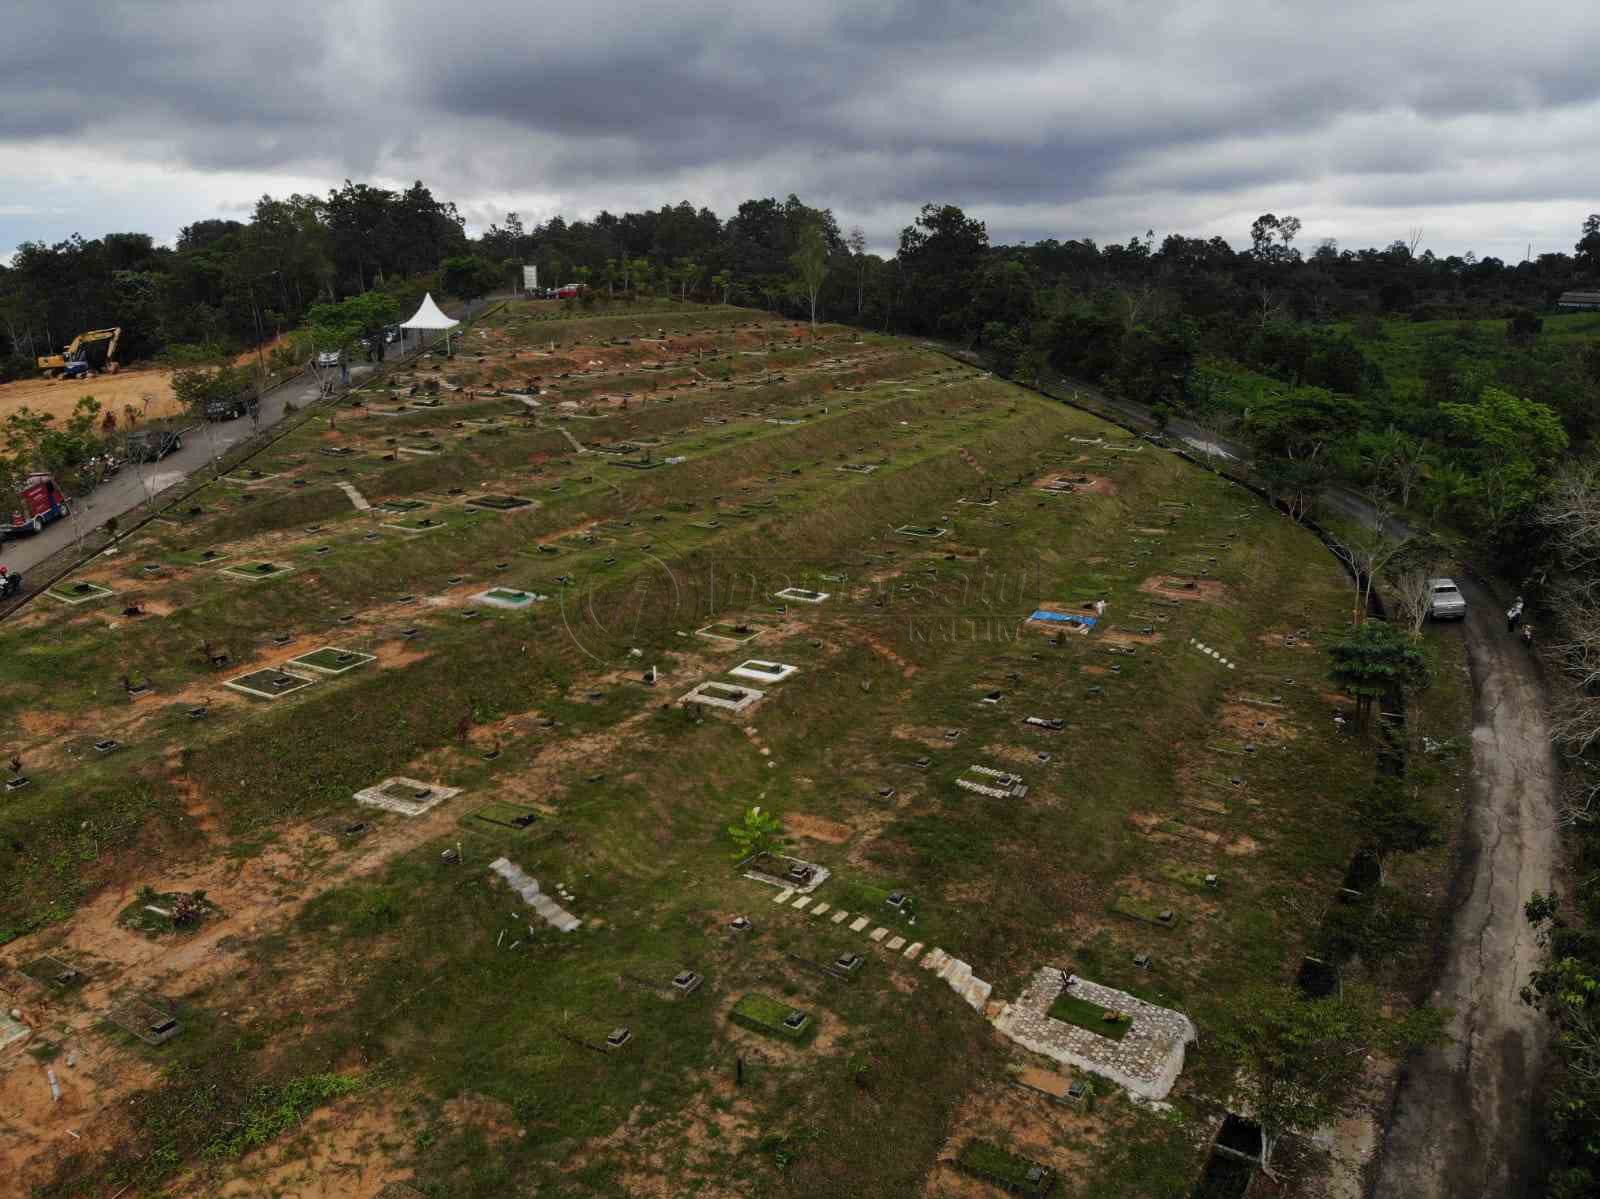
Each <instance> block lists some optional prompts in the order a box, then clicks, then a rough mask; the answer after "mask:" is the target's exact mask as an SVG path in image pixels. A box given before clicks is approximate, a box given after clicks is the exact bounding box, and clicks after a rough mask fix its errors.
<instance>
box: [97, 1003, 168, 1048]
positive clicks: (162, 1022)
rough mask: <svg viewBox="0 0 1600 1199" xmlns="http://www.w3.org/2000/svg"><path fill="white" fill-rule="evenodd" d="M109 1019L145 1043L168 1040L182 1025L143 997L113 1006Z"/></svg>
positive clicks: (158, 1043) (156, 1043)
mask: <svg viewBox="0 0 1600 1199" xmlns="http://www.w3.org/2000/svg"><path fill="white" fill-rule="evenodd" d="M110 1019H111V1022H112V1023H113V1024H115V1025H116V1026H117V1027H118V1028H120V1029H122V1030H123V1031H124V1032H128V1033H132V1034H133V1035H134V1036H136V1037H138V1038H139V1039H140V1040H141V1041H143V1042H144V1043H145V1044H146V1045H160V1044H162V1043H163V1042H165V1041H170V1040H172V1038H173V1037H175V1036H177V1035H178V1033H179V1031H180V1030H181V1029H182V1027H183V1026H182V1025H181V1024H179V1023H178V1021H177V1018H176V1017H174V1016H172V1015H171V1014H169V1013H168V1012H165V1011H163V1010H162V1009H161V1008H159V1007H157V1006H156V1005H155V1004H153V1003H151V1002H149V1001H148V1000H145V999H132V1000H129V1001H128V1002H127V1003H124V1004H122V1006H120V1007H117V1008H113V1009H112V1011H111V1016H110Z"/></svg>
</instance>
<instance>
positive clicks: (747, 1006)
mask: <svg viewBox="0 0 1600 1199" xmlns="http://www.w3.org/2000/svg"><path fill="white" fill-rule="evenodd" d="M728 1018H729V1019H731V1020H732V1021H733V1022H734V1023H735V1024H738V1025H740V1026H742V1027H744V1028H748V1029H750V1030H752V1031H753V1032H759V1033H763V1034H765V1035H766V1036H769V1037H779V1038H781V1039H782V1040H785V1041H796V1042H798V1041H802V1040H804V1039H805V1038H806V1036H807V1035H808V1034H810V1033H811V1032H812V1031H814V1030H815V1028H816V1020H815V1019H813V1018H812V1016H811V1015H810V1013H808V1012H803V1011H801V1010H800V1009H799V1008H797V1007H794V1006H793V1005H792V1004H789V1003H787V1002H786V1001H784V1000H782V999H774V998H772V997H771V996H770V995H762V994H759V993H756V992H751V993H750V994H749V995H746V996H744V998H742V999H740V1000H739V1002H738V1003H736V1004H734V1005H733V1010H732V1011H731V1012H729V1013H728Z"/></svg>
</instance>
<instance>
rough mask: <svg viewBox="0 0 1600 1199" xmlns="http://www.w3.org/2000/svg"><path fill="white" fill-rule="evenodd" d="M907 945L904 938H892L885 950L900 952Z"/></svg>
mask: <svg viewBox="0 0 1600 1199" xmlns="http://www.w3.org/2000/svg"><path fill="white" fill-rule="evenodd" d="M905 943H906V939H905V938H904V937H890V938H889V944H888V945H887V946H886V947H885V948H888V949H893V950H896V951H898V950H900V949H902V948H904V947H905Z"/></svg>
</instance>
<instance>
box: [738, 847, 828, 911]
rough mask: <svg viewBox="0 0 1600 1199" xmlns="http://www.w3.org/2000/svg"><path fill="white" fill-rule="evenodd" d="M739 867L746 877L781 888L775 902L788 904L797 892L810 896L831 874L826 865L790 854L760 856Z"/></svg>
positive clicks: (742, 863) (764, 854)
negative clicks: (742, 868) (741, 867)
mask: <svg viewBox="0 0 1600 1199" xmlns="http://www.w3.org/2000/svg"><path fill="white" fill-rule="evenodd" d="M740 865H742V866H743V867H744V876H745V878H747V879H750V880H751V881H752V882H758V883H766V884H767V885H768V886H769V887H778V888H780V894H779V895H778V896H777V898H776V899H774V900H773V902H774V903H785V902H787V901H788V900H789V899H790V898H791V897H793V896H794V895H795V894H796V893H798V894H801V895H810V894H811V893H812V892H813V891H815V890H816V889H817V888H818V887H820V886H822V884H823V883H825V882H827V881H828V879H829V877H830V876H831V873H832V872H831V871H829V869H828V868H827V867H826V866H819V865H817V863H815V862H807V861H805V860H804V859H802V858H793V857H790V856H789V855H787V854H773V853H763V854H758V855H756V856H755V857H753V858H750V859H748V860H746V861H744V862H741V863H740Z"/></svg>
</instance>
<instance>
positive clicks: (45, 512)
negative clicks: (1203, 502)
mask: <svg viewBox="0 0 1600 1199" xmlns="http://www.w3.org/2000/svg"><path fill="white" fill-rule="evenodd" d="M21 496H22V507H21V508H20V509H18V510H17V511H15V512H13V513H12V514H11V526H10V527H9V528H6V529H0V532H3V533H4V534H5V535H6V536H9V537H21V536H22V535H23V534H25V533H37V532H39V530H41V529H43V528H44V527H45V525H47V524H49V523H51V522H52V521H56V520H60V519H61V518H62V517H63V516H66V515H67V514H68V513H69V512H71V511H72V509H71V508H70V507H69V506H68V504H67V497H66V496H65V495H63V494H62V493H61V488H60V487H58V486H56V481H55V480H54V479H52V478H51V477H50V476H49V475H29V476H28V478H27V481H26V482H24V483H23V485H22V491H21Z"/></svg>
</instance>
